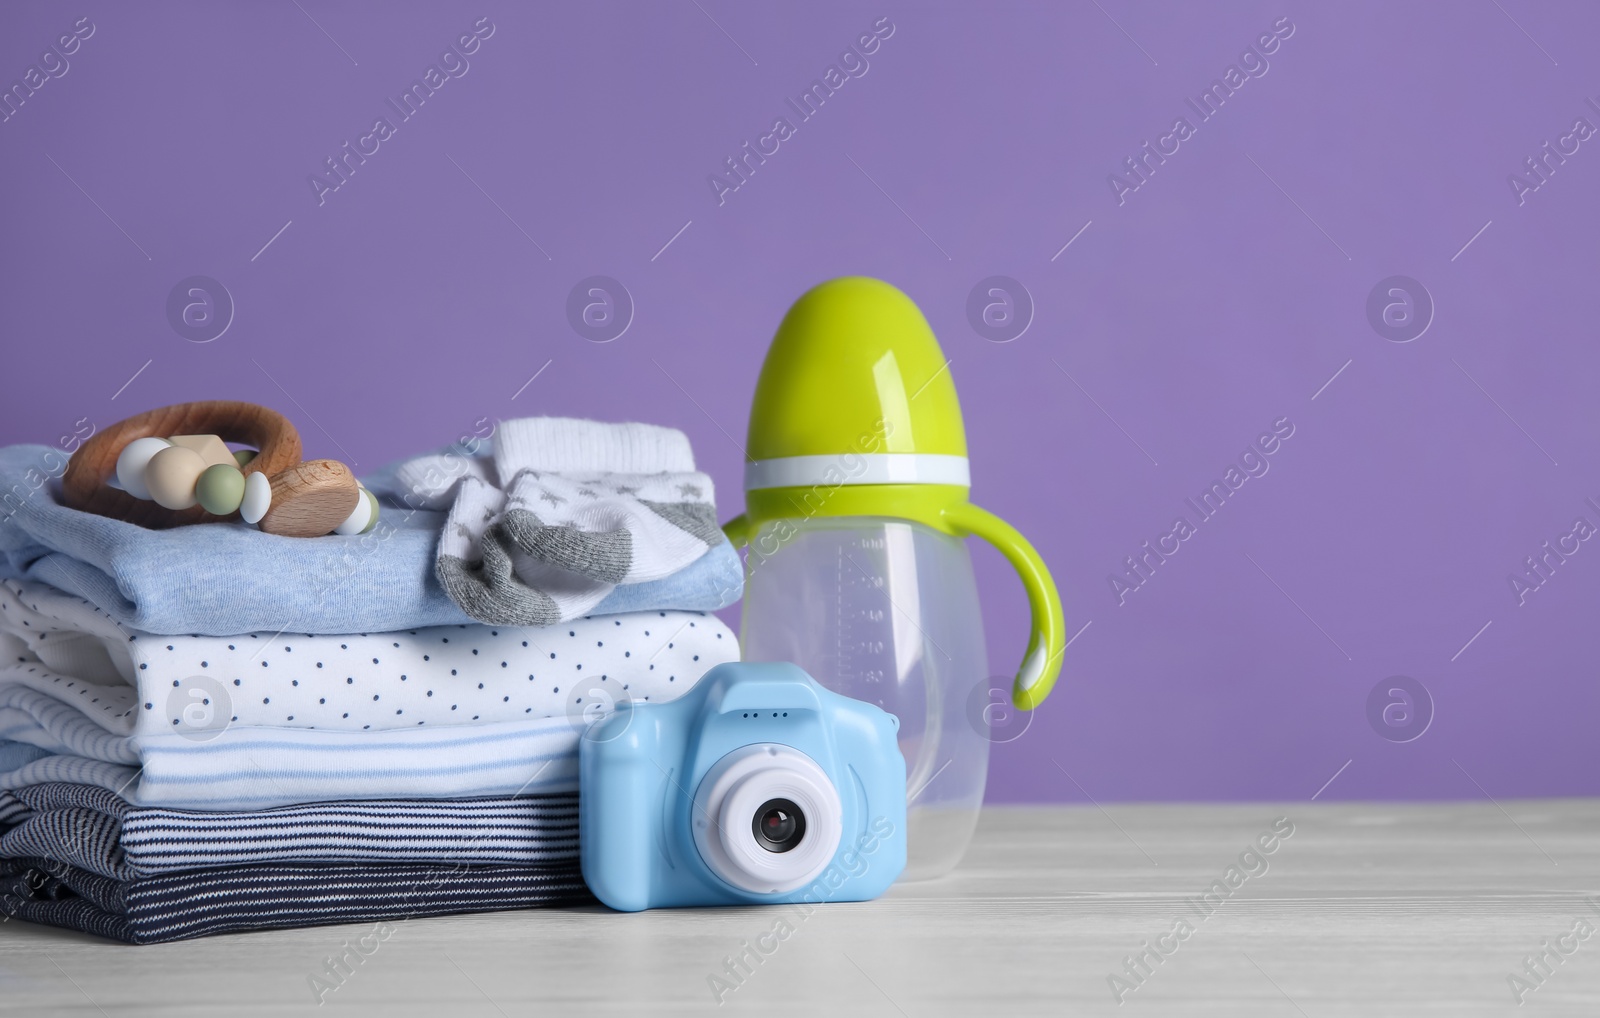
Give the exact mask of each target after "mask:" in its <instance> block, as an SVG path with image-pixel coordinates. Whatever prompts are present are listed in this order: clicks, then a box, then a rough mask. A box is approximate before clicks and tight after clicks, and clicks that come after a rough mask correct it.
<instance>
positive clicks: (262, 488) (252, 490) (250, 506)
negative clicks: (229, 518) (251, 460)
mask: <svg viewBox="0 0 1600 1018" xmlns="http://www.w3.org/2000/svg"><path fill="white" fill-rule="evenodd" d="M271 508H272V482H271V481H269V480H268V479H267V475H266V474H263V473H259V472H258V473H253V474H246V475H245V478H244V498H243V499H242V500H241V501H240V502H239V517H240V518H241V519H243V520H244V521H245V522H246V523H260V522H261V517H263V516H265V515H267V510H268V509H271Z"/></svg>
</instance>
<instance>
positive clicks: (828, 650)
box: [740, 517, 989, 880]
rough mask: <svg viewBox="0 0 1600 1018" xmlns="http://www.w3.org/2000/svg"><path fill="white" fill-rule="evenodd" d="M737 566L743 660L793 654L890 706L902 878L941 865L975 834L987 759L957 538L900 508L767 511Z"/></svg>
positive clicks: (982, 665)
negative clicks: (902, 811)
mask: <svg viewBox="0 0 1600 1018" xmlns="http://www.w3.org/2000/svg"><path fill="white" fill-rule="evenodd" d="M745 570H746V581H745V594H744V605H743V617H742V620H741V634H740V643H741V648H742V651H743V656H744V659H745V660H747V661H793V662H794V663H795V664H797V665H799V666H800V667H801V668H803V669H805V670H806V671H807V672H809V673H810V674H811V676H812V677H813V678H815V679H816V680H817V681H818V682H820V683H822V684H823V685H824V686H827V687H828V688H829V689H832V690H835V691H837V692H840V693H843V694H845V695H846V696H851V697H854V698H856V699H858V700H865V701H867V702H868V703H874V704H877V705H878V706H880V707H882V708H883V709H884V710H886V711H888V712H890V713H891V714H894V715H895V716H896V717H897V718H899V720H900V750H901V752H902V753H903V754H904V755H905V758H906V778H907V781H906V794H907V797H908V800H909V801H908V804H907V824H908V830H907V853H908V855H907V861H906V870H905V875H904V878H903V879H908V880H918V879H927V878H931V877H937V876H941V875H943V874H945V873H948V872H949V871H950V870H951V869H953V868H954V867H955V865H956V864H957V863H958V862H960V861H961V856H962V855H963V854H964V853H965V852H966V848H967V844H968V843H969V842H970V841H971V839H972V832H973V828H974V827H975V826H976V824H977V821H978V812H979V808H980V807H981V806H982V804H983V789H984V782H985V780H986V779H987V777H988V769H989V740H988V739H987V738H986V737H985V735H984V729H983V727H982V725H981V724H980V723H977V722H974V721H973V719H972V706H971V704H972V699H973V696H974V690H975V689H976V690H978V694H977V695H978V696H983V695H984V694H986V693H987V688H988V685H989V683H988V659H987V655H986V653H985V650H984V645H983V622H982V618H981V616H980V615H979V611H978V592H977V585H976V583H975V581H974V579H973V574H972V561H971V559H970V557H969V556H968V554H967V549H966V546H965V544H964V543H963V542H962V541H961V540H959V539H957V538H953V537H949V536H946V535H944V534H940V533H938V532H937V531H934V530H932V529H930V528H928V527H925V526H922V525H921V524H917V523H911V522H907V521H903V520H893V519H877V518H860V517H850V518H839V519H830V518H822V519H816V518H813V519H810V520H805V521H799V520H778V521H774V522H771V523H767V524H763V525H762V526H761V527H760V528H759V529H758V530H757V531H756V532H755V533H754V534H753V535H752V539H751V541H750V550H749V554H748V557H747V559H746V566H745ZM979 707H980V709H981V707H982V704H981V703H980V704H979Z"/></svg>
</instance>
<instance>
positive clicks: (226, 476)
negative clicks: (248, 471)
mask: <svg viewBox="0 0 1600 1018" xmlns="http://www.w3.org/2000/svg"><path fill="white" fill-rule="evenodd" d="M194 494H195V498H196V499H198V500H199V502H200V504H201V505H202V506H204V507H205V510H206V512H208V513H210V514H211V515H213V516H227V515H229V514H230V513H233V512H234V511H235V510H237V509H238V508H239V503H241V502H243V501H244V473H243V472H242V471H240V470H239V468H238V467H233V466H229V465H228V464H226V463H217V464H213V465H212V466H209V467H206V468H205V470H204V471H202V472H201V474H200V479H199V480H198V481H196V482H195V485H194Z"/></svg>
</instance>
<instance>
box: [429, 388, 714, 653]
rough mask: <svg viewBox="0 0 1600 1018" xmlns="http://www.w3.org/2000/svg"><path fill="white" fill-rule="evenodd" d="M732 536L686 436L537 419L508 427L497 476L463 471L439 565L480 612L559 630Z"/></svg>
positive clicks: (466, 607) (472, 611)
mask: <svg viewBox="0 0 1600 1018" xmlns="http://www.w3.org/2000/svg"><path fill="white" fill-rule="evenodd" d="M402 470H404V468H402ZM419 473H421V470H420V469H419V471H415V472H413V475H414V476H415V475H416V474H419ZM491 475H492V476H495V477H498V478H499V479H500V480H501V484H502V487H496V486H494V485H493V484H491V483H489V481H488V480H487V479H486V478H488V477H489V476H491ZM454 483H455V482H454V481H452V484H454ZM722 540H724V538H723V536H722V531H721V529H720V528H719V527H718V526H717V519H716V507H715V504H714V502H713V497H712V484H711V479H710V478H709V477H707V476H706V475H705V474H702V473H698V472H696V471H695V470H694V459H693V455H692V453H691V452H690V451H689V443H688V439H687V438H686V437H685V436H684V435H683V434H682V432H679V431H676V430H674V429H671V428H660V427H655V426H653V425H647V424H602V423H599V422H595V421H579V420H570V419H564V418H529V419H523V420H516V421H507V422H504V423H502V424H501V425H500V426H499V428H498V429H497V431H496V435H495V454H494V468H493V470H492V471H490V470H487V469H473V470H469V471H464V472H463V476H461V477H460V480H459V484H458V485H457V486H456V490H455V503H454V505H453V506H452V507H451V510H450V516H449V521H448V522H447V523H446V525H445V531H444V533H443V534H442V535H441V537H440V542H439V556H438V562H437V566H436V572H437V574H438V576H439V580H440V582H441V583H442V584H443V585H444V587H445V590H446V591H447V592H448V593H449V594H450V596H451V598H452V599H453V600H454V601H455V602H456V603H457V604H459V605H460V606H461V608H462V610H463V611H465V612H466V613H467V614H468V615H470V616H472V617H473V618H475V619H478V620H480V621H482V622H488V623H495V624H501V625H550V624H553V623H554V622H558V621H562V620H564V619H570V618H576V617H578V616H580V615H583V614H585V613H586V612H588V611H589V610H590V609H592V608H593V607H594V606H595V605H597V604H599V603H600V601H602V600H603V599H604V598H605V596H606V595H607V594H609V593H610V592H611V590H612V588H613V587H614V586H616V585H617V584H622V583H642V582H646V581H649V580H656V579H662V578H664V577H667V576H671V575H672V574H673V573H676V572H677V571H678V570H680V569H683V568H684V567H686V566H688V565H689V564H690V563H692V562H694V561H695V560H696V559H698V558H699V557H700V556H701V555H704V554H705V553H706V551H707V550H709V549H710V548H711V547H712V546H713V545H715V544H717V543H719V542H720V541H722Z"/></svg>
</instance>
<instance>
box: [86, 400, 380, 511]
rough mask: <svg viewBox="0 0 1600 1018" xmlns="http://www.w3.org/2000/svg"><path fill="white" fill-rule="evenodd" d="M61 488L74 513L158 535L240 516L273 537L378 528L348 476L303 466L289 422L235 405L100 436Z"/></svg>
mask: <svg viewBox="0 0 1600 1018" xmlns="http://www.w3.org/2000/svg"><path fill="white" fill-rule="evenodd" d="M227 442H235V443H238V444H241V445H250V446H253V447H254V448H255V451H253V452H252V451H250V450H245V449H241V450H239V451H237V452H234V451H232V450H230V449H229V448H228V446H227V444H226V443H227ZM113 476H115V477H116V478H117V483H118V484H120V485H121V486H122V490H120V491H119V490H117V489H116V488H114V487H112V486H111V485H110V484H109V483H108V482H109V481H110V479H111V478H112V477H113ZM61 488H62V496H63V500H64V501H65V502H66V504H67V505H68V506H69V507H71V508H73V509H79V510H82V511H84V512H90V513H95V514H96V515H99V516H110V517H112V518H114V519H120V520H126V521H127V522H129V523H136V524H139V525H140V526H144V527H151V528H156V529H162V528H166V527H181V526H187V525H189V524H191V523H219V522H223V521H226V520H231V519H234V518H236V517H237V518H240V519H243V520H244V522H246V523H253V524H256V525H257V526H259V527H260V528H261V529H262V530H263V531H265V532H266V533H269V534H277V535H279V536H282V537H319V536H321V535H323V534H327V533H330V532H332V533H337V534H362V533H366V532H367V531H369V530H371V529H372V528H373V527H374V526H376V525H377V523H378V500H377V499H376V498H374V497H373V495H372V493H371V492H369V491H367V490H366V489H365V488H363V487H361V485H360V484H359V483H358V482H357V481H356V478H355V475H354V474H352V473H351V472H350V468H349V467H347V466H345V465H344V464H343V463H339V462H336V461H334V460H309V461H306V462H302V461H301V459H300V435H299V433H297V432H296V431H295V429H294V425H292V424H290V423H289V421H288V419H287V418H285V417H284V416H283V415H282V414H279V413H277V412H276V411H273V410H269V409H267V408H266V407H263V406H257V405H255V404H254V403H240V402H235V401H231V400H209V401H205V402H200V403H179V404H176V405H174V406H169V407H162V408H160V409H157V410H150V411H148V412H146V413H142V414H139V415H137V416H134V417H130V418H128V419H127V420H125V421H122V422H120V423H118V424H115V425H113V426H112V427H110V428H107V429H105V430H103V431H100V432H99V433H97V434H96V435H95V436H94V437H93V438H91V439H89V440H88V441H87V442H85V443H84V444H83V445H82V446H81V447H80V448H79V449H78V451H77V452H76V453H74V454H73V456H72V460H71V462H69V463H68V464H67V470H66V473H65V474H64V475H62V478H61Z"/></svg>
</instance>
